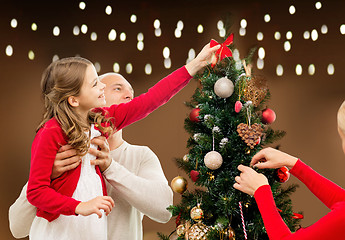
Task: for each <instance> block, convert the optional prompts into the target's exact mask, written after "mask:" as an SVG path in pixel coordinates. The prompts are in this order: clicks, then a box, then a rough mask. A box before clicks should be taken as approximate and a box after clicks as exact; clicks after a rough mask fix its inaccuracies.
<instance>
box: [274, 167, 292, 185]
mask: <svg viewBox="0 0 345 240" xmlns="http://www.w3.org/2000/svg"><path fill="white" fill-rule="evenodd" d="M275 177H276V180H277V181H278V182H281V183H285V182H287V180H289V178H290V172H289V169H288V168H287V167H285V166H284V167H281V168H278V169H277V170H276V175H275Z"/></svg>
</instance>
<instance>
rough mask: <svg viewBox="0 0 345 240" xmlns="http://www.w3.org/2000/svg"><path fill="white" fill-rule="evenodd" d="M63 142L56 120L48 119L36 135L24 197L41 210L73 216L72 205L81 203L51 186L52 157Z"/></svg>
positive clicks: (73, 206)
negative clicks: (25, 195)
mask: <svg viewBox="0 0 345 240" xmlns="http://www.w3.org/2000/svg"><path fill="white" fill-rule="evenodd" d="M53 120H55V119H53ZM52 123H53V124H52ZM54 123H55V124H54ZM63 144H66V140H65V139H64V135H63V132H62V129H61V127H60V126H59V125H58V123H57V122H56V120H55V122H54V121H52V120H50V121H48V122H47V123H46V125H45V126H44V127H43V128H41V129H40V130H39V131H38V133H37V134H36V136H35V139H34V141H33V144H32V149H31V166H30V176H29V183H28V189H27V199H28V201H29V202H30V203H31V204H32V205H34V206H36V207H37V208H38V209H40V210H42V211H46V212H49V213H56V214H64V215H74V214H75V208H76V206H77V205H78V204H79V203H80V202H79V201H76V200H75V199H73V198H71V197H67V196H65V195H62V194H60V193H58V192H56V191H55V190H54V189H52V188H51V187H50V183H51V179H50V175H51V171H52V167H53V163H54V159H55V156H56V153H57V152H58V150H59V148H60V146H61V145H63Z"/></svg>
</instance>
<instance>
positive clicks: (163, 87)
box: [104, 67, 192, 130]
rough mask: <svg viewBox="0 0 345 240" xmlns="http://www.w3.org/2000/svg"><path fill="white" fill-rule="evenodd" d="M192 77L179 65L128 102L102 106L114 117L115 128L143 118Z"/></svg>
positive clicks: (118, 128)
mask: <svg viewBox="0 0 345 240" xmlns="http://www.w3.org/2000/svg"><path fill="white" fill-rule="evenodd" d="M191 78H192V77H191V76H190V75H189V73H188V71H187V69H186V68H185V67H181V68H179V69H177V70H176V71H174V72H173V73H171V74H170V75H168V76H166V77H165V78H163V79H162V80H160V81H159V82H158V83H156V84H155V85H154V86H153V87H152V88H150V89H149V91H148V92H147V93H144V94H141V95H140V96H138V97H135V98H134V99H133V100H132V101H130V102H128V103H122V104H119V105H112V106H110V107H109V108H104V110H107V111H108V114H109V116H110V117H114V121H115V124H114V125H115V127H116V129H117V130H120V129H121V128H124V127H126V126H128V125H130V124H131V123H133V122H136V121H138V120H140V119H143V118H145V117H146V116H147V115H149V114H150V113H151V112H153V111H154V110H156V109H157V108H158V107H160V106H162V105H163V104H165V103H166V102H167V101H169V100H170V99H171V98H172V97H173V96H174V95H175V94H176V93H178V92H179V91H180V90H181V89H182V88H183V87H184V86H186V85H187V84H188V82H189V80H190V79H191Z"/></svg>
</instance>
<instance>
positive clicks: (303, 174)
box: [234, 102, 345, 240]
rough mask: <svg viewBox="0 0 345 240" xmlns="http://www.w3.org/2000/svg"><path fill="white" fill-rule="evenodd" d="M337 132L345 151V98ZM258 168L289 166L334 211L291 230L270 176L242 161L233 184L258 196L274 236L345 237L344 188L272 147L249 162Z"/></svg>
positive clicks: (284, 239)
mask: <svg viewBox="0 0 345 240" xmlns="http://www.w3.org/2000/svg"><path fill="white" fill-rule="evenodd" d="M338 132H339V136H340V138H341V141H342V148H343V152H344V153H345V102H343V104H342V105H341V107H340V108H339V110H338ZM250 165H251V166H254V167H257V168H259V169H263V168H280V167H283V166H287V167H288V168H290V169H291V170H290V173H291V174H293V175H294V176H296V177H297V178H298V179H299V180H301V181H302V182H303V183H304V184H305V185H306V186H307V187H308V188H309V189H310V191H312V193H313V194H314V195H315V196H317V197H318V198H319V199H320V200H321V201H322V202H323V203H324V204H325V205H326V206H327V207H328V208H329V209H330V210H331V211H330V212H329V213H328V214H327V215H325V216H324V217H322V218H321V219H320V220H319V221H317V222H316V223H314V224H313V225H311V226H309V227H308V228H301V229H299V230H298V231H296V232H295V233H291V232H290V230H289V228H288V227H287V226H286V224H285V223H284V221H283V220H282V218H281V217H280V215H279V212H278V211H277V208H276V206H275V203H274V199H273V195H272V192H271V188H270V186H269V185H268V181H267V178H266V177H265V176H264V175H263V174H258V173H257V172H256V171H255V170H254V169H252V168H250V167H246V166H243V165H239V166H238V169H239V170H240V171H241V175H240V176H237V177H236V178H235V181H236V183H235V184H234V188H236V189H238V190H240V191H242V192H244V193H247V194H250V195H252V196H254V197H255V200H256V202H257V205H258V207H259V210H260V213H261V216H262V219H263V221H264V224H265V227H266V231H267V234H268V236H269V238H270V239H271V240H288V239H289V240H290V239H291V240H302V239H303V240H309V239H310V240H315V239H332V240H336V239H339V240H340V239H345V236H344V234H345V190H344V189H343V188H341V187H339V186H338V185H336V184H335V183H333V182H331V181H330V180H328V179H327V178H325V177H323V176H321V175H319V174H318V173H317V172H315V171H314V170H313V169H311V168H310V167H309V166H307V165H306V164H305V163H303V162H302V161H301V160H299V159H298V158H296V157H293V156H290V155H288V154H286V153H283V152H281V151H278V150H276V149H273V148H266V149H263V150H261V151H260V152H258V153H257V154H256V155H255V156H254V157H253V158H252V161H251V163H250Z"/></svg>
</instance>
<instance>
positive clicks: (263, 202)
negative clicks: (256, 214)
mask: <svg viewBox="0 0 345 240" xmlns="http://www.w3.org/2000/svg"><path fill="white" fill-rule="evenodd" d="M290 172H291V173H292V174H293V175H294V176H296V177H297V178H298V179H299V180H301V181H302V182H303V183H304V184H305V185H306V186H307V187H308V188H309V189H310V190H311V191H312V193H313V194H314V195H315V196H317V197H318V198H319V199H320V200H321V201H322V202H323V203H324V204H325V205H326V206H327V207H328V208H329V209H330V210H331V211H330V212H329V213H328V214H327V215H325V216H324V217H322V218H321V219H320V220H319V221H317V222H316V223H314V224H313V225H311V226H309V227H307V228H301V229H299V230H298V231H296V232H295V233H291V232H290V230H289V228H288V227H287V226H286V224H285V223H284V221H283V219H282V218H281V217H280V215H279V213H278V211H277V208H276V205H275V202H274V199H273V195H272V192H271V188H270V186H269V185H264V186H261V187H260V188H259V189H257V190H256V192H255V194H254V197H255V200H256V202H257V204H258V207H259V210H260V213H261V216H262V219H263V221H264V224H265V227H266V231H267V234H268V236H269V238H270V239H271V240H282V239H284V240H288V239H289V240H290V239H293V240H302V239H303V240H308V239H310V240H316V239H332V240H336V239H345V190H344V189H342V188H341V187H339V186H338V185H336V184H335V183H333V182H331V181H330V180H328V179H326V178H324V177H323V176H321V175H319V174H318V173H317V172H315V171H314V170H313V169H311V168H310V167H309V166H307V165H306V164H304V163H303V162H302V161H301V160H298V161H297V163H296V164H295V166H294V167H293V168H292V169H291V171H290Z"/></svg>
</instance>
